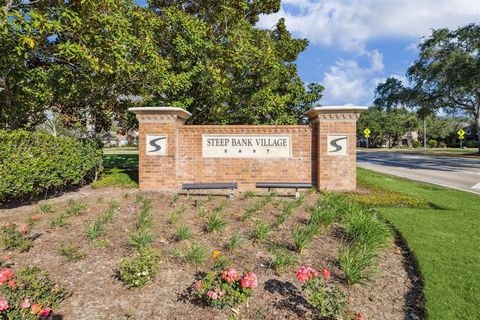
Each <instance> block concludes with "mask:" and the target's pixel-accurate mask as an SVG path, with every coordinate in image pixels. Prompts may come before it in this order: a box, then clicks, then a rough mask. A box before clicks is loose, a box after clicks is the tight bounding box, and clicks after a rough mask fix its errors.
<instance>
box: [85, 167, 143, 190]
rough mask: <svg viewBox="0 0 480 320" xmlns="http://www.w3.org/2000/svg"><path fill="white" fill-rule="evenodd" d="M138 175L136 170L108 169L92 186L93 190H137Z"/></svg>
mask: <svg viewBox="0 0 480 320" xmlns="http://www.w3.org/2000/svg"><path fill="white" fill-rule="evenodd" d="M137 181H138V173H137V171H136V170H129V169H119V168H112V169H106V170H105V171H104V172H103V173H102V175H101V176H100V178H99V179H98V180H97V181H95V182H93V183H92V184H91V186H92V188H94V189H98V188H108V187H112V188H137V187H138V182H137Z"/></svg>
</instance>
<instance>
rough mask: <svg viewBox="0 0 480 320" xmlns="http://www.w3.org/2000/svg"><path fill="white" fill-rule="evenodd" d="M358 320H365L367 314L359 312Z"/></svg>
mask: <svg viewBox="0 0 480 320" xmlns="http://www.w3.org/2000/svg"><path fill="white" fill-rule="evenodd" d="M358 320H365V313H363V312H359V313H358Z"/></svg>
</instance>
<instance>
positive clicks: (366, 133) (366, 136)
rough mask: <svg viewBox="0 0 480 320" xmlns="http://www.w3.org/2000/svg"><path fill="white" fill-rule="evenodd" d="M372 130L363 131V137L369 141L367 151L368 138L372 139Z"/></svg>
mask: <svg viewBox="0 0 480 320" xmlns="http://www.w3.org/2000/svg"><path fill="white" fill-rule="evenodd" d="M370 133H371V131H370V129H368V128H365V130H363V135H364V136H365V139H367V149H368V138H370Z"/></svg>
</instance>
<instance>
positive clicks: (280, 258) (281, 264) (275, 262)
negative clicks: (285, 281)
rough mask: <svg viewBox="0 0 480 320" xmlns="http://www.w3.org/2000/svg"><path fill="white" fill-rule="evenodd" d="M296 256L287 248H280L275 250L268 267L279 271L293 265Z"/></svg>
mask: <svg viewBox="0 0 480 320" xmlns="http://www.w3.org/2000/svg"><path fill="white" fill-rule="evenodd" d="M296 261H297V258H296V257H295V256H294V255H293V254H292V253H291V252H290V251H288V250H287V249H285V248H280V249H277V250H275V252H274V255H273V258H272V260H271V261H270V268H272V269H273V270H274V271H275V272H277V273H280V272H282V271H283V270H284V269H285V268H287V267H289V266H291V265H293V264H294V263H295V262H296Z"/></svg>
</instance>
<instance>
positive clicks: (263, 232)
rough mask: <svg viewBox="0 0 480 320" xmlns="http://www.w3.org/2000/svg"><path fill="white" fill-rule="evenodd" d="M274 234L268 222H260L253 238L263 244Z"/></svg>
mask: <svg viewBox="0 0 480 320" xmlns="http://www.w3.org/2000/svg"><path fill="white" fill-rule="evenodd" d="M271 234H272V228H271V227H270V225H269V224H268V222H266V221H263V220H262V221H260V222H259V223H257V225H256V226H255V229H254V230H253V238H254V239H255V241H258V242H263V241H265V240H267V239H268V237H269V236H270V235H271Z"/></svg>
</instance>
